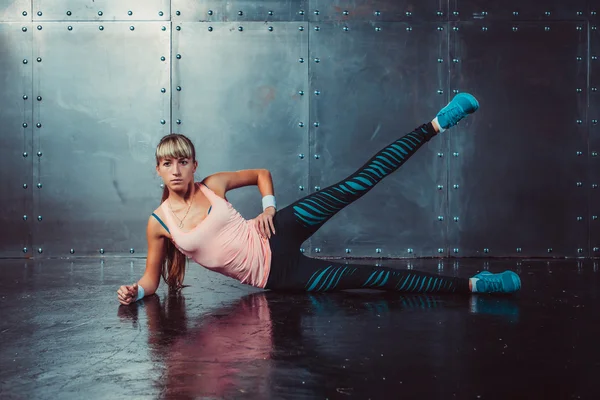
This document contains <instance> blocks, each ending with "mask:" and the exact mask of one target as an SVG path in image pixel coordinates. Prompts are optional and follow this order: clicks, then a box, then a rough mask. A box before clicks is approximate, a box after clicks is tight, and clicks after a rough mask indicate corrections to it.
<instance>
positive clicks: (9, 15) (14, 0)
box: [0, 0, 31, 22]
mask: <svg viewBox="0 0 600 400" xmlns="http://www.w3.org/2000/svg"><path fill="white" fill-rule="evenodd" d="M0 21H7V22H8V21H18V22H27V21H31V0H2V1H0Z"/></svg>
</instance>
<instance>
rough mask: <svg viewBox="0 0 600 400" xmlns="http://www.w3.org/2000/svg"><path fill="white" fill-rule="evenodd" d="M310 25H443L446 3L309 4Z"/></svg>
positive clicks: (339, 0)
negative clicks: (322, 22)
mask: <svg viewBox="0 0 600 400" xmlns="http://www.w3.org/2000/svg"><path fill="white" fill-rule="evenodd" d="M308 15H309V18H310V21H332V20H342V21H346V20H347V21H356V20H369V21H373V22H383V21H405V22H419V21H444V20H447V18H448V0H430V1H411V0H397V1H396V0H310V10H309V12H308Z"/></svg>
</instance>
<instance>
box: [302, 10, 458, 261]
mask: <svg viewBox="0 0 600 400" xmlns="http://www.w3.org/2000/svg"><path fill="white" fill-rule="evenodd" d="M311 25H313V28H311V36H310V60H309V61H310V97H311V120H310V130H311V159H310V181H311V184H310V189H311V191H314V190H316V189H315V187H316V188H317V189H318V188H325V187H327V186H329V185H331V184H334V183H337V182H338V181H340V180H342V179H344V178H346V177H347V176H349V175H351V174H352V173H354V171H355V170H356V169H358V168H359V167H361V166H362V165H363V164H364V163H365V162H366V161H368V159H369V158H371V156H373V155H374V154H375V153H376V152H377V151H379V150H380V149H381V148H383V147H384V146H386V145H388V144H389V143H391V142H392V141H394V140H396V139H398V138H399V137H401V136H403V135H404V134H407V133H409V132H410V131H412V130H413V129H414V128H416V127H417V126H419V125H421V124H423V123H427V122H429V121H431V120H432V119H433V118H434V117H435V115H436V113H437V111H438V110H439V109H440V108H441V107H442V106H443V105H444V104H445V103H446V99H447V96H446V94H447V93H446V86H447V71H448V60H447V58H446V54H447V41H446V38H447V35H446V26H445V25H440V24H436V23H421V24H408V23H402V22H398V23H390V22H383V23H374V24H373V23H371V22H361V21H352V22H347V24H339V23H335V22H333V23H332V22H323V23H315V24H311ZM345 26H346V27H347V28H348V30H344V27H345ZM316 28H318V30H315V29H316ZM440 61H441V62H440ZM316 92H318V93H319V94H318V95H317V94H316ZM444 147H445V139H444V137H436V138H434V139H433V140H432V141H431V142H429V143H428V144H426V145H425V146H424V147H423V148H421V149H420V150H419V151H418V152H417V154H415V155H414V156H413V157H412V158H411V159H410V160H409V161H408V162H407V163H406V164H405V165H403V166H402V167H401V168H400V169H399V170H398V171H396V172H395V173H393V174H392V175H390V176H388V177H386V178H385V179H384V181H382V182H380V183H379V185H377V186H376V187H375V188H373V189H371V191H370V192H369V193H368V194H366V195H365V196H364V197H362V198H361V199H359V200H358V201H356V202H355V203H353V204H352V205H350V206H349V207H347V208H345V209H344V210H342V211H340V212H339V213H338V214H337V215H336V216H334V217H333V218H332V219H331V220H330V221H328V222H327V224H325V225H324V226H323V227H322V228H321V229H320V230H319V231H318V232H317V233H316V234H315V235H314V236H313V241H312V252H314V253H315V255H320V256H353V257H354V256H356V257H359V256H360V257H362V256H372V257H398V256H408V257H411V256H430V255H437V254H438V249H442V250H441V251H442V252H444V250H443V248H444V247H445V246H444V243H445V232H446V223H447V221H439V220H438V216H440V215H441V212H442V209H444V208H445V203H446V191H445V190H443V189H444V186H445V182H446V180H447V179H446V161H445V160H446V158H445V153H446V152H445V150H444ZM438 154H440V155H442V156H441V157H438ZM316 157H318V158H316ZM438 185H442V190H438ZM346 249H348V251H347V250H346ZM378 249H380V250H381V252H379V251H378Z"/></svg>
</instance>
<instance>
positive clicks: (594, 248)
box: [584, 24, 600, 257]
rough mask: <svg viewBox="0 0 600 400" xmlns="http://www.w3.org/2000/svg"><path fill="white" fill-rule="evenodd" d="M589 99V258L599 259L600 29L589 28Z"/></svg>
mask: <svg viewBox="0 0 600 400" xmlns="http://www.w3.org/2000/svg"><path fill="white" fill-rule="evenodd" d="M589 32H590V54H588V56H587V57H584V59H587V60H588V62H589V65H590V88H591V90H590V91H589V92H588V94H589V98H590V106H589V117H588V126H589V149H588V150H589V153H588V154H589V167H588V168H589V184H588V185H587V187H588V189H589V191H590V197H589V204H590V215H589V220H588V221H589V223H590V250H591V256H593V257H600V29H598V25H596V24H594V25H591V26H590V31H589Z"/></svg>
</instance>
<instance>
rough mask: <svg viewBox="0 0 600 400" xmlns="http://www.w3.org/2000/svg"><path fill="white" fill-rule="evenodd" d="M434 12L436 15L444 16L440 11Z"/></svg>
mask: <svg viewBox="0 0 600 400" xmlns="http://www.w3.org/2000/svg"><path fill="white" fill-rule="evenodd" d="M436 14H437V16H438V17H443V16H444V13H443V12H442V11H438V12H437V13H436ZM455 15H456V14H455Z"/></svg>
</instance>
